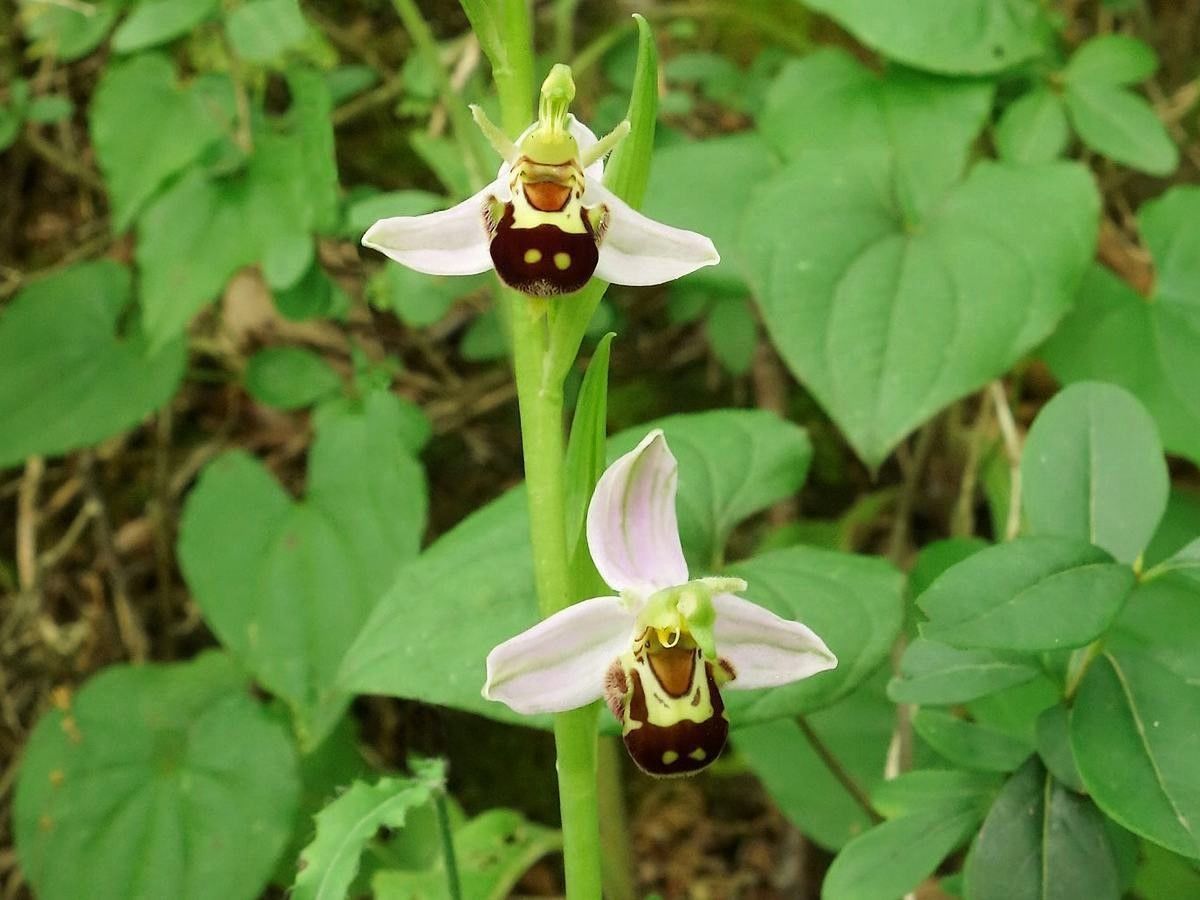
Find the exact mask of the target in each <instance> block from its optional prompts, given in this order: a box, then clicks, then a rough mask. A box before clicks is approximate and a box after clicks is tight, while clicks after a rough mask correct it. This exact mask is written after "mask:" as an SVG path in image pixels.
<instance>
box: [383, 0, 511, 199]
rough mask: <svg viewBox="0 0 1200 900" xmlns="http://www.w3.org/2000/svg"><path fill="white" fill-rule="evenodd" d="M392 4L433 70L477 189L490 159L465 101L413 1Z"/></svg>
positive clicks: (489, 164)
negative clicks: (451, 81)
mask: <svg viewBox="0 0 1200 900" xmlns="http://www.w3.org/2000/svg"><path fill="white" fill-rule="evenodd" d="M392 5H393V6H394V7H395V8H396V13H397V14H398V15H399V16H400V21H401V22H402V23H403V24H404V30H405V31H407V32H408V36H409V37H410V38H412V42H413V45H414V46H415V47H416V48H417V52H418V53H420V54H421V55H422V56H424V57H425V59H426V61H427V62H428V64H429V68H430V69H431V70H432V72H433V73H434V78H436V79H437V89H438V98H439V99H440V100H441V101H442V105H443V106H444V107H445V108H446V115H447V116H448V117H449V119H450V124H451V127H452V128H453V131H454V139H455V140H456V141H457V142H458V146H459V149H460V150H461V151H462V155H463V159H464V160H465V161H466V166H467V175H468V176H469V177H470V179H471V184H472V185H474V186H475V187H477V188H479V187H482V186H483V185H484V184H485V183H486V182H487V180H488V179H487V178H486V177H485V173H487V172H488V170H489V168H490V167H491V165H492V160H491V159H490V158H488V156H487V155H486V153H485V152H484V149H483V147H482V145H481V144H480V143H479V141H477V140H476V139H475V123H474V122H473V121H472V120H471V113H470V111H469V110H468V109H467V107H466V104H464V103H463V101H462V98H461V97H460V96H459V95H458V93H457V92H456V91H455V90H454V85H453V84H451V83H450V73H449V71H448V70H447V69H446V67H445V66H444V65H442V58H441V54H440V53H439V52H438V45H437V41H436V40H435V39H434V37H433V32H432V31H430V30H429V24H428V23H427V22H426V21H425V17H424V16H422V15H421V10H420V9H418V8H417V4H416V2H415V0H392Z"/></svg>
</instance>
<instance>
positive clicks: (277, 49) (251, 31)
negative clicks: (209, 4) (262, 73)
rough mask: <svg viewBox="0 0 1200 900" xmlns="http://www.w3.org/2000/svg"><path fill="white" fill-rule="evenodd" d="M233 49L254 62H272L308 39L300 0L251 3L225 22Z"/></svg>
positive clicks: (256, 1)
mask: <svg viewBox="0 0 1200 900" xmlns="http://www.w3.org/2000/svg"><path fill="white" fill-rule="evenodd" d="M225 30H226V33H227V34H228V35H229V42H230V43H231V44H232V45H233V48H234V50H236V51H237V53H238V54H239V55H240V56H241V57H242V58H243V59H248V60H250V61H251V62H271V61H272V60H275V59H278V58H279V57H280V56H282V55H283V54H284V52H285V51H287V50H290V49H292V48H293V47H295V46H296V45H297V44H299V43H300V42H302V41H303V40H304V39H305V38H306V37H308V23H307V22H306V21H305V20H304V16H303V15H302V14H301V12H300V4H299V2H298V0H249V2H248V3H245V4H243V5H242V6H239V7H237V8H236V9H234V10H233V11H232V12H231V13H229V15H228V16H227V17H226V19H225Z"/></svg>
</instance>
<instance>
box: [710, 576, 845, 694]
mask: <svg viewBox="0 0 1200 900" xmlns="http://www.w3.org/2000/svg"><path fill="white" fill-rule="evenodd" d="M713 606H714V607H715V608H716V610H717V622H716V625H715V627H714V633H715V635H716V641H717V653H718V655H720V656H722V657H724V658H725V659H727V660H729V662H730V663H731V664H732V665H733V671H734V679H733V681H731V682H729V688H730V690H750V689H752V688H764V687H778V686H779V685H781V684H787V683H788V682H790V681H799V680H800V679H802V678H807V677H808V676H810V675H816V674H817V673H818V672H824V671H825V670H826V669H832V668H834V667H836V666H837V657H836V656H834V655H833V653H832V652H830V650H829V648H828V647H826V646H825V642H824V641H823V640H821V639H820V638H819V637H817V635H816V634H815V633H814V632H813V630H812V629H811V628H807V627H806V626H804V625H801V624H800V623H799V622H792V621H790V620H788V619H782V618H780V617H779V616H777V615H775V613H773V612H771V611H770V610H769V609H764V608H763V607H761V606H759V605H758V604H757V603H751V602H750V601H749V600H743V599H742V598H741V597H735V596H734V595H733V594H718V595H717V596H716V597H714V598H713Z"/></svg>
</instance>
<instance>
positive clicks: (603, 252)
mask: <svg viewBox="0 0 1200 900" xmlns="http://www.w3.org/2000/svg"><path fill="white" fill-rule="evenodd" d="M574 96H575V84H574V82H573V81H572V80H571V70H570V69H569V68H567V67H566V66H563V65H557V66H555V67H554V69H553V70H552V71H551V72H550V75H549V76H548V77H547V78H546V81H545V83H544V84H543V85H542V96H541V103H540V106H539V112H538V120H537V121H536V122H535V123H534V124H533V125H531V126H529V128H527V129H526V130H525V132H524V133H523V134H522V135H521V136H520V137H519V138H517V140H516V142H515V143H514V142H512V141H510V140H509V139H508V137H507V136H506V135H505V134H504V133H503V132H502V131H501V130H500V129H499V128H497V127H496V126H495V125H494V124H492V123H491V122H490V121H489V120H488V118H487V116H486V115H485V114H484V112H483V111H482V110H481V109H480V108H479V107H472V108H471V109H472V112H473V113H474V116H475V121H476V122H477V123H478V124H479V127H480V129H481V130H482V131H483V133H484V134H485V135H486V136H487V138H488V140H489V141H490V142H491V144H492V146H493V147H495V149H496V151H497V152H498V153H499V154H500V156H501V157H502V158H503V160H504V162H503V164H502V165H501V166H500V171H499V172H497V174H496V180H495V181H493V182H492V183H491V184H489V185H488V186H487V187H485V188H484V189H483V190H481V191H480V192H479V193H477V194H475V195H474V196H473V197H470V198H468V199H466V200H464V201H463V202H462V203H460V204H458V205H457V206H455V207H453V208H451V209H447V210H443V211H441V212H436V213H430V214H429V215H425V216H398V217H395V218H390V219H380V220H379V221H378V222H376V223H375V224H374V225H372V226H371V228H370V229H369V230H368V231H367V233H366V234H365V235H364V236H363V240H362V242H363V244H364V245H365V246H367V247H372V248H374V249H376V250H379V251H380V252H381V253H384V254H386V255H387V256H389V257H391V258H392V259H394V260H395V261H396V262H399V263H402V264H403V265H406V266H408V267H409V268H411V269H416V270H417V271H418V272H426V273H428V274H431V275H474V274H477V273H479V272H486V271H487V270H488V269H493V268H494V269H495V270H496V273H497V274H498V275H499V276H500V278H501V280H502V281H504V283H505V284H507V285H509V286H510V287H513V288H516V289H517V290H519V291H522V292H524V293H526V294H530V295H532V296H538V297H550V296H555V295H558V294H565V293H570V292H571V291H577V290H579V289H580V288H582V287H583V286H584V285H585V284H587V282H588V280H589V279H590V278H591V277H592V276H593V275H595V276H596V277H598V278H601V279H603V280H605V281H609V282H613V283H615V284H631V285H646V284H661V283H663V282H665V281H671V280H673V279H676V278H679V277H681V276H683V275H686V274H688V273H689V272H693V271H695V270H696V269H699V268H701V267H702V266H711V265H715V264H716V263H718V262H720V256H719V255H718V254H717V251H716V248H715V247H714V246H713V243H712V241H710V240H709V239H708V238H706V237H704V236H703V235H700V234H696V233H695V232H693V231H685V230H683V229H680V228H672V227H671V226H669V225H664V224H662V223H660V222H656V221H654V220H653V219H650V218H647V217H646V216H643V215H642V214H641V213H639V212H638V211H637V210H635V209H633V208H632V207H630V206H629V205H628V204H626V203H625V202H624V201H622V200H621V199H620V198H619V197H617V196H616V195H615V194H613V193H612V192H611V191H609V190H607V189H606V188H605V187H604V185H603V184H602V183H601V180H600V179H601V176H602V175H603V174H604V162H603V159H604V157H605V156H606V155H607V154H608V152H609V151H610V150H612V149H613V148H614V147H615V146H616V145H617V144H618V143H620V141H621V139H622V138H624V137H625V135H626V134H627V133H628V132H629V123H628V122H622V123H621V124H620V125H619V126H618V127H617V128H616V129H614V130H613V131H612V132H611V133H610V134H608V135H606V136H605V137H604V138H603V139H600V140H597V139H596V135H594V134H593V133H592V132H591V130H589V129H588V127H587V126H586V125H583V124H581V123H580V122H579V121H577V120H576V119H575V117H574V116H573V115H571V114H570V113H569V112H568V111H567V110H568V108H569V106H570V103H571V100H572V99H573V98H574Z"/></svg>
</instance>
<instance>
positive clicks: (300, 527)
mask: <svg viewBox="0 0 1200 900" xmlns="http://www.w3.org/2000/svg"><path fill="white" fill-rule="evenodd" d="M409 415H411V414H409ZM405 416H406V408H405V407H404V406H403V405H402V403H401V401H400V400H398V399H397V398H396V397H394V396H393V395H391V394H388V393H384V392H375V393H371V394H368V395H367V397H366V398H365V399H364V400H363V401H361V405H360V406H355V405H354V404H351V403H349V402H342V401H335V402H331V403H329V404H327V405H326V406H323V407H322V408H321V409H320V410H319V411H318V413H317V417H316V430H317V436H316V440H315V441H314V443H313V447H312V451H311V453H310V456H309V472H308V489H307V491H306V494H305V497H304V500H303V501H302V502H295V501H293V500H292V498H291V497H289V496H288V494H287V492H286V491H285V490H284V489H283V488H282V487H281V486H280V485H279V483H278V482H276V480H275V479H274V477H273V476H272V475H271V474H270V472H268V471H267V469H266V468H265V467H264V466H263V465H262V464H261V463H260V462H258V461H257V460H255V459H253V458H251V457H250V456H248V455H246V454H245V453H242V452H234V453H229V454H227V455H225V456H223V457H220V458H219V459H217V460H216V461H214V462H213V463H211V464H210V465H209V466H208V468H206V469H205V471H204V474H203V475H202V476H201V479H200V483H199V484H198V485H197V486H196V488H195V489H194V490H193V491H192V493H191V495H190V496H189V497H188V500H187V505H186V507H185V509H184V512H183V521H182V524H181V527H180V535H179V559H180V563H181V565H182V567H183V572H184V576H185V578H186V579H187V582H188V585H189V586H190V587H191V589H192V591H193V593H194V594H195V598H196V602H197V603H198V604H199V605H200V608H201V610H202V611H203V612H204V616H205V618H206V619H207V621H208V623H209V624H210V625H211V626H212V629H213V631H215V632H216V634H217V636H218V637H219V638H220V639H221V642H222V643H223V644H224V645H225V646H226V647H227V648H228V649H229V650H230V651H231V652H232V653H233V654H234V655H235V656H237V657H238V658H239V659H240V660H241V661H242V662H243V664H245V665H246V667H247V668H249V669H250V671H251V672H253V673H254V675H255V677H257V678H258V679H259V680H261V681H262V683H263V685H264V686H265V687H266V688H268V689H269V690H271V691H273V692H274V693H276V694H278V695H279V696H280V697H281V698H283V699H284V700H286V701H287V703H288V705H289V706H290V707H291V708H292V712H293V715H294V719H295V725H296V730H297V733H298V734H299V736H300V738H301V741H302V743H304V744H305V745H306V746H307V745H315V744H316V743H317V742H318V741H320V739H321V737H322V736H323V735H324V734H325V733H326V732H327V731H328V729H329V728H330V727H332V726H333V724H334V723H335V721H336V720H337V717H338V715H339V714H340V713H341V712H342V710H343V709H344V707H345V705H346V703H348V702H349V696H348V695H347V694H345V693H343V692H341V691H340V690H338V689H337V688H336V686H335V684H334V677H335V674H336V672H337V669H338V666H339V665H340V663H341V659H342V655H343V654H344V653H345V651H346V649H347V648H348V647H349V646H350V644H351V642H352V641H353V640H354V637H355V635H356V634H357V633H358V630H359V628H360V627H361V626H362V624H363V622H364V621H366V619H367V616H368V615H369V614H370V612H371V610H372V609H373V608H374V607H375V604H376V602H377V601H378V600H379V598H380V597H381V596H382V595H383V593H384V591H385V590H386V589H387V587H388V585H390V584H391V583H392V579H393V578H394V576H395V573H396V570H397V569H398V568H399V566H400V564H401V563H402V562H404V561H405V560H407V559H410V558H412V557H413V556H415V555H416V552H417V548H418V545H419V542H420V539H421V534H422V532H423V531H424V529H425V481H424V477H423V474H422V472H421V467H420V465H419V464H418V462H417V461H416V460H415V459H414V458H413V453H414V452H415V451H416V449H417V446H419V439H418V441H417V442H416V443H415V444H414V442H413V437H412V435H411V432H412V424H411V422H406V420H405Z"/></svg>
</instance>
